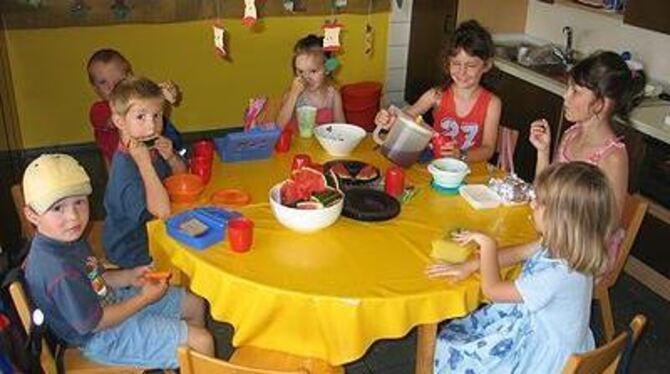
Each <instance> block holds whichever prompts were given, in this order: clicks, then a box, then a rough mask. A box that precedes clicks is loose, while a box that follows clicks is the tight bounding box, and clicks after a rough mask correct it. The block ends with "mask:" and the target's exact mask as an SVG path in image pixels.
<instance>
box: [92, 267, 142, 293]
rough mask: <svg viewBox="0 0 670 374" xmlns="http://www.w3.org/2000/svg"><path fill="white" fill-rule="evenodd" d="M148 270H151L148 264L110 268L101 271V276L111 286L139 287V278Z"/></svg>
mask: <svg viewBox="0 0 670 374" xmlns="http://www.w3.org/2000/svg"><path fill="white" fill-rule="evenodd" d="M149 271H151V268H150V267H149V266H138V267H135V268H133V269H111V270H107V271H105V272H104V273H102V278H103V279H104V280H105V283H106V284H107V285H109V286H111V287H112V288H123V287H129V286H136V287H139V286H141V285H142V284H143V282H142V281H141V278H142V277H143V276H144V274H145V273H148V272H149Z"/></svg>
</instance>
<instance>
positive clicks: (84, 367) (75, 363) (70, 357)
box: [63, 348, 146, 374]
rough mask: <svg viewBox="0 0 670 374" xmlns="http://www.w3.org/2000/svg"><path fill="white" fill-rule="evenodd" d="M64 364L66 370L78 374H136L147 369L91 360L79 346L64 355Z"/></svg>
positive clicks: (68, 350)
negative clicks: (105, 363)
mask: <svg viewBox="0 0 670 374" xmlns="http://www.w3.org/2000/svg"><path fill="white" fill-rule="evenodd" d="M63 364H64V366H65V372H67V373H78V374H97V373H114V374H126V373H128V374H134V373H138V374H139V373H143V372H144V371H145V370H146V369H140V368H134V367H126V366H110V365H104V364H100V363H97V362H94V361H91V360H89V359H87V358H86V357H84V355H83V354H82V353H81V350H79V349H77V348H69V349H67V350H66V351H65V353H64V355H63Z"/></svg>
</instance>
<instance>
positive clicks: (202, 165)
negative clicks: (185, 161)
mask: <svg viewBox="0 0 670 374" xmlns="http://www.w3.org/2000/svg"><path fill="white" fill-rule="evenodd" d="M190 170H191V174H195V175H197V176H199V177H200V179H202V183H204V184H207V183H209V180H210V179H211V178H212V157H205V156H194V157H193V158H191V164H190Z"/></svg>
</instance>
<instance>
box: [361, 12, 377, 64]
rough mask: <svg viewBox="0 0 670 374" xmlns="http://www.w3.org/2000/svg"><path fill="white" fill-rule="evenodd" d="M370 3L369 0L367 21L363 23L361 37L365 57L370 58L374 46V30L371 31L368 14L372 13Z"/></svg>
mask: <svg viewBox="0 0 670 374" xmlns="http://www.w3.org/2000/svg"><path fill="white" fill-rule="evenodd" d="M372 2H373V0H370V2H369V3H368V18H367V21H366V22H365V36H364V37H363V46H364V50H363V52H365V54H366V55H368V56H372V52H373V46H374V41H375V33H374V30H373V29H372V25H371V24H370V14H371V13H372Z"/></svg>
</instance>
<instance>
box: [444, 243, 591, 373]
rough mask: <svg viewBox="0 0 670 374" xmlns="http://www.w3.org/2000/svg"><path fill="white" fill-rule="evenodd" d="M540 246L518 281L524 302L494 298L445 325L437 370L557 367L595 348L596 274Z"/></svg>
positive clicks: (500, 370)
mask: <svg viewBox="0 0 670 374" xmlns="http://www.w3.org/2000/svg"><path fill="white" fill-rule="evenodd" d="M548 253H549V252H548V250H547V249H546V248H540V249H539V250H538V251H537V252H536V253H535V254H534V255H533V256H532V257H531V258H529V259H528V260H527V261H526V263H525V264H524V266H523V270H522V273H521V275H520V277H519V279H517V280H516V281H515V285H516V287H517V289H518V290H519V293H520V294H521V296H522V298H523V302H521V303H493V304H490V305H487V306H485V307H483V308H482V309H479V310H477V311H475V312H473V313H472V314H470V315H469V316H467V317H464V318H462V319H457V320H454V321H452V322H450V323H449V324H448V325H447V326H445V327H444V328H443V329H442V330H441V331H440V333H439V334H438V338H437V346H436V348H435V362H434V364H435V366H434V369H435V373H437V374H441V373H467V374H474V373H556V372H560V371H561V369H562V368H563V366H564V365H565V362H566V360H567V358H568V356H569V355H570V354H572V353H575V352H584V351H586V350H589V349H593V347H594V341H593V335H592V334H591V331H590V330H589V318H590V311H591V292H592V289H593V278H592V277H591V276H590V275H585V274H582V273H579V272H577V271H574V270H571V269H570V268H569V267H568V266H567V264H566V263H565V262H564V261H562V260H557V259H552V258H550V257H549V255H548Z"/></svg>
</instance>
